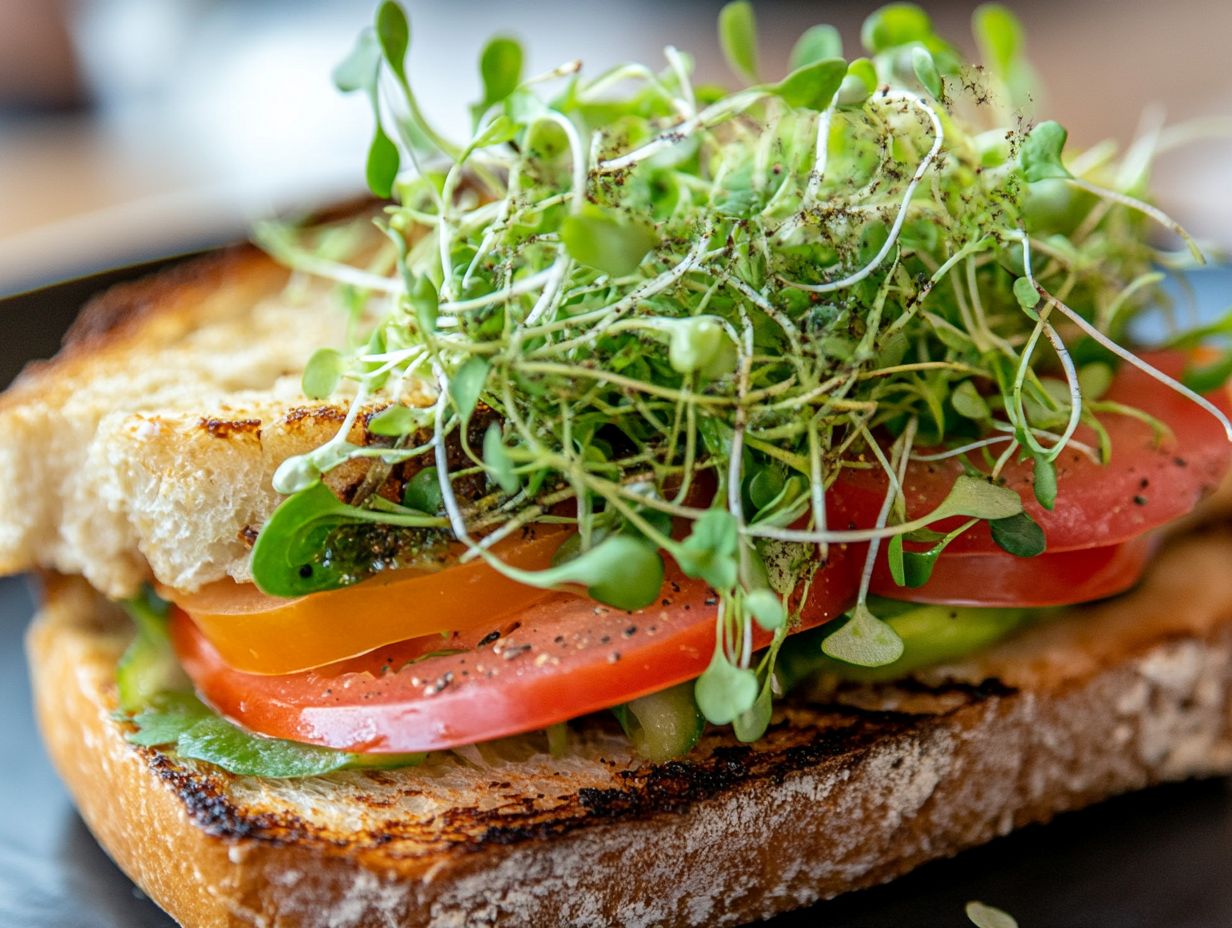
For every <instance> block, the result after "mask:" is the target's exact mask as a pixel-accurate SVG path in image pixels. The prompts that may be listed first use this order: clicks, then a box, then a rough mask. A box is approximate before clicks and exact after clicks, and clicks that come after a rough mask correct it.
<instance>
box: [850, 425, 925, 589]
mask: <svg viewBox="0 0 1232 928" xmlns="http://www.w3.org/2000/svg"><path fill="white" fill-rule="evenodd" d="M914 438H915V420H914V419H912V420H911V421H910V422H909V423H908V424H907V429H906V431H904V432H903V436H902V443H901V445H900V446H899V459H898V470H897V471H896V470H895V468H894V467H893V466H891V464H890V462H889V461H887V460H886V457H885V454H884V453H883V452H882V450H881V448H880V447H878V445H877V442H876V441H874V440H873V438H872V436H871V435H869V434H868V432H867V430H865V440H866V441H867V442H868V443H869V446H870V447H871V448H872V450H873V453H874V454H875V455H876V457H877V461H878V462H879V463H880V464H881V466H882V467H884V468H885V472H886V476H887V477H888V478H889V480H888V486H887V488H886V495H885V500H883V501H882V503H881V511H880V512H878V513H877V524H876V527H877V528H878V529H882V530H884V529H885V527H886V522H887V521H888V520H889V518H890V509H891V508H892V507H893V505H894V500H895V499H897V498H898V496H899V494H900V493H901V492H902V484H903V478H904V477H905V476H906V473H907V460H908V458H909V457H910V456H911V443H912V441H913V439H914ZM880 550H881V538H880V537H877V538H873V539H871V540H870V541H869V545H868V553H867V554H866V555H865V557H864V569H863V570H862V571H861V572H860V592H859V593H858V594H857V597H856V602H859V603H863V602H865V601H866V600H867V599H868V588H869V585H870V584H871V583H872V580H873V568H874V567H875V566H876V565H877V554H878V552H879V551H880Z"/></svg>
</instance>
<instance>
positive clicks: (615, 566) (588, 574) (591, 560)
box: [517, 535, 663, 611]
mask: <svg viewBox="0 0 1232 928" xmlns="http://www.w3.org/2000/svg"><path fill="white" fill-rule="evenodd" d="M517 577H518V579H519V580H520V581H521V582H523V583H526V584H528V585H530V586H535V587H539V588H540V589H553V588H555V587H558V586H560V585H562V584H568V583H576V584H580V585H582V586H584V587H586V592H587V594H589V596H590V598H591V599H593V600H596V601H598V602H601V603H605V604H606V605H609V606H614V607H615V608H617V609H626V610H629V611H634V610H636V609H644V608H645V607H646V606H649V605H650V604H651V603H653V602H654V601H655V599H657V598H658V595H659V591H660V590H661V589H662V588H663V558H662V557H660V556H659V552H658V551H656V550H655V549H654V547H653V546H651V545H649V544H647V543H646V542H644V541H641V540H639V539H637V538H633V537H631V536H629V535H609V536H608V537H607V538H605V539H603V541H601V542H599V544H597V545H595V546H594V547H593V548H591V549H590V550H589V551H584V552H582V553H581V554H579V555H578V556H577V557H575V558H573V559H572V560H568V561H565V562H564V563H562V564H558V565H556V566H555V567H550V568H548V569H547V570H539V571H520V572H517Z"/></svg>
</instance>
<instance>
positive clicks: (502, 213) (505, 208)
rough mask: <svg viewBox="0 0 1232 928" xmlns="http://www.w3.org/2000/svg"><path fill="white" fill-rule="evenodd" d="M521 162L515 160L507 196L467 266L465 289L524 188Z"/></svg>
mask: <svg viewBox="0 0 1232 928" xmlns="http://www.w3.org/2000/svg"><path fill="white" fill-rule="evenodd" d="M519 164H520V162H515V163H514V164H513V165H512V166H511V167H510V168H509V180H508V181H507V187H506V191H505V196H504V197H503V198H502V199H501V202H500V207H499V209H498V210H497V213H496V217H495V218H494V219H493V220H492V221H491V222H490V223H489V224H488V227H487V229H486V230H484V233H483V241H481V242H480V243H479V248H478V249H476V251H475V257H473V258H471V263H470V264H469V265H468V266H467V268H466V273H464V274H463V275H462V289H463V290H465V289H466V288H467V287H469V286H470V283H471V277H472V276H473V275H474V273H475V269H476V268H477V267H479V263H480V262H481V261H482V260H483V259H484V257H485V256H486V255H487V254H488V252H489V251H491V250H492V246H493V245H494V244H495V243H496V236H497V235H499V234H500V233H501V232H502V231H503V230H504V228H505V223H506V222H507V221H508V219H509V212H510V210H511V209H512V208H513V202H514V200H515V199H517V196H518V194H519V193H520V192H521V190H522V172H521V171H520V170H518V165H519Z"/></svg>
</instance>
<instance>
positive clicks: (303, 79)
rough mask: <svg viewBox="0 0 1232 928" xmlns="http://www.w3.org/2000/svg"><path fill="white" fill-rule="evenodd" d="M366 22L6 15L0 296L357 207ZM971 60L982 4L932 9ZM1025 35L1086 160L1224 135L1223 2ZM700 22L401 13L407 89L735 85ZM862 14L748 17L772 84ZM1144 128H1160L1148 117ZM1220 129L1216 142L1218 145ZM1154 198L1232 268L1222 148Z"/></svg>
mask: <svg viewBox="0 0 1232 928" xmlns="http://www.w3.org/2000/svg"><path fill="white" fill-rule="evenodd" d="M374 5H375V3H374V2H370V0H0V295H3V294H5V293H14V292H18V291H20V290H22V289H25V288H28V287H31V286H34V285H37V284H41V283H46V282H49V281H52V280H57V279H62V278H65V277H69V276H73V275H77V274H82V273H87V272H90V271H95V270H98V269H100V268H103V267H108V266H112V265H117V264H122V263H126V262H132V261H136V260H141V259H148V258H151V257H156V256H160V255H166V254H174V253H176V252H182V251H186V250H191V249H196V248H200V247H204V246H208V245H211V244H216V243H219V242H224V241H228V240H233V239H235V238H237V237H242V236H243V235H244V230H245V229H246V227H247V225H248V224H249V222H250V221H251V220H252V219H254V218H257V217H260V216H263V215H268V214H270V213H272V212H275V211H285V210H287V209H294V208H308V207H311V206H313V205H316V204H321V203H325V202H328V201H330V200H332V199H337V198H339V197H344V196H347V195H349V194H352V193H356V192H359V190H360V188H361V186H362V165H363V159H364V153H365V150H366V144H367V140H368V136H369V133H370V131H371V126H370V117H369V115H368V112H367V105H366V103H365V102H364V101H362V100H360V99H358V98H343V97H341V96H339V95H338V94H337V93H336V92H335V91H334V90H333V88H332V86H331V85H330V82H329V72H330V69H331V67H332V66H333V65H334V64H335V63H336V62H337V61H338V60H339V59H340V58H341V57H342V56H343V55H344V54H345V53H346V51H347V50H348V48H349V47H350V44H351V41H352V39H353V37H354V35H355V34H356V32H357V31H358V30H359V28H360V27H361V26H362V25H363V24H364V23H365V22H367V21H369V19H370V16H371V12H372V9H373V7H374ZM925 5H926V6H927V7H928V9H929V10H930V12H931V13H932V14H933V16H934V19H935V20H936V21H937V24H938V26H939V28H940V29H941V31H942V32H943V34H946V35H947V36H948V37H950V38H951V39H952V40H953V41H955V42H956V43H958V44H959V45H960V46H962V47H964V48H966V49H968V50H971V46H972V42H971V39H970V35H969V30H968V21H969V17H970V12H971V9H972V8H973V7H974V6H975V3H966V2H954V0H930V2H928V3H926V4H925ZM1009 5H1010V6H1011V7H1013V8H1015V9H1016V11H1017V12H1018V14H1019V16H1020V17H1021V18H1022V19H1023V21H1024V23H1025V25H1026V27H1027V33H1028V41H1029V46H1028V48H1029V52H1030V54H1031V57H1032V58H1033V60H1034V62H1035V64H1036V67H1037V70H1038V72H1039V74H1040V76H1041V79H1042V83H1043V86H1044V92H1045V94H1046V97H1045V101H1046V102H1045V104H1044V106H1043V108H1042V109H1043V112H1045V113H1047V114H1048V115H1050V116H1053V117H1055V118H1057V119H1059V120H1060V121H1061V122H1063V123H1064V124H1065V125H1067V126H1068V127H1069V128H1070V130H1071V138H1072V139H1073V141H1075V142H1077V143H1079V144H1089V143H1093V142H1096V141H1099V140H1100V139H1102V138H1105V137H1112V138H1115V139H1117V140H1119V141H1121V142H1122V143H1125V142H1127V141H1128V140H1129V139H1131V138H1132V136H1133V134H1134V131H1135V129H1136V127H1137V126H1138V125H1139V123H1140V120H1141V119H1142V118H1143V114H1144V112H1156V113H1157V112H1160V111H1162V112H1163V114H1164V115H1165V116H1166V117H1167V119H1168V120H1169V121H1179V120H1185V119H1190V118H1194V117H1218V118H1222V119H1223V120H1224V121H1225V122H1226V123H1227V124H1228V125H1232V72H1230V71H1229V69H1228V68H1227V65H1226V61H1227V52H1226V39H1227V36H1228V35H1229V34H1232V3H1230V2H1228V0H1176V2H1173V3H1169V4H1163V3H1147V2H1142V0H1139V2H1123V0H1034V2H1030V3H1028V2H1026V0H1021V2H1018V3H1015V2H1013V0H1010V2H1009ZM720 6H721V3H719V2H702V0H677V2H669V0H621V2H614V0H537V2H534V3H527V2H517V0H411V2H409V3H408V8H409V9H410V12H411V18H412V28H413V30H414V37H413V45H412V52H411V59H412V65H411V72H412V80H413V82H414V83H415V84H416V86H417V88H418V92H419V95H420V98H421V99H422V100H423V101H424V104H425V109H427V110H428V112H429V115H430V116H431V117H434V118H435V120H436V122H437V123H438V124H439V125H441V126H443V127H444V128H445V129H453V130H454V131H455V133H456V134H458V135H461V134H463V133H464V132H465V128H466V109H465V105H466V103H468V102H469V101H471V100H472V99H474V98H475V96H476V92H477V87H478V79H477V76H476V68H475V61H476V58H477V56H478V53H479V49H480V48H481V47H482V44H483V42H484V41H485V39H486V38H487V37H489V36H490V35H491V34H493V33H495V32H502V33H508V34H513V35H515V36H517V37H519V38H521V39H522V40H523V41H524V42H525V43H526V45H527V51H528V56H529V57H528V62H527V69H528V73H534V72H537V71H541V70H546V69H548V68H550V67H553V66H555V65H557V64H560V63H561V62H563V61H566V60H568V59H570V58H574V57H580V58H582V59H583V61H584V62H585V67H586V69H587V70H588V71H589V72H590V73H596V72H597V71H598V70H601V69H602V68H604V67H606V66H608V65H610V64H613V63H615V62H617V61H620V60H626V59H630V58H636V59H639V60H642V61H645V62H647V63H656V62H659V61H661V49H662V47H663V46H664V45H665V44H668V43H671V44H675V45H677V46H679V47H681V48H684V49H688V50H690V51H692V52H694V53H695V55H696V57H697V62H698V71H699V75H700V76H701V77H702V78H704V79H711V80H720V81H722V80H729V77H728V76H727V75H726V74H725V72H724V68H723V66H722V62H721V58H720V55H719V51H718V44H717V40H716V38H715V31H714V16H715V14H716V12H717V10H718V8H719V7H720ZM875 6H876V4H875V3H871V2H869V3H855V2H850V0H827V2H825V3H818V2H812V3H808V2H788V0H778V2H774V0H764V2H760V3H756V7H757V10H758V14H759V26H760V31H761V46H762V58H763V61H764V62H765V63H766V71H767V72H769V73H773V72H774V69H775V68H782V67H783V65H784V63H785V62H786V59H787V54H788V51H789V50H790V48H791V45H792V43H793V42H794V40H795V38H796V37H797V36H798V34H799V33H800V32H801V31H802V30H803V29H804V28H806V27H807V26H810V25H813V24H815V23H817V22H820V21H828V22H831V23H833V24H834V25H836V26H838V27H839V28H840V29H841V30H842V32H843V34H844V37H845V39H846V42H847V48H848V51H849V55H850V50H851V49H854V48H856V47H857V46H858V34H859V24H860V22H861V20H862V19H863V17H864V15H866V14H867V13H868V12H869V11H870V10H871V9H873V8H874V7H875ZM1153 107H1154V108H1155V109H1154V110H1152V108H1153ZM1225 128H1227V127H1226V126H1225ZM1157 176H1158V179H1159V183H1158V186H1157V189H1158V191H1159V193H1160V199H1161V201H1162V202H1163V204H1164V206H1165V207H1166V208H1168V209H1169V210H1172V211H1173V212H1175V213H1176V215H1177V216H1178V218H1180V219H1181V220H1182V221H1183V222H1186V223H1187V224H1189V225H1190V226H1191V227H1192V228H1193V231H1195V233H1197V234H1199V235H1201V236H1205V237H1207V238H1208V239H1210V240H1213V241H1217V242H1219V243H1220V244H1222V245H1224V246H1232V141H1229V140H1228V139H1226V138H1225V139H1224V140H1220V141H1214V142H1205V143H1201V144H1199V145H1197V146H1194V147H1193V148H1192V149H1190V150H1187V151H1184V152H1181V153H1176V154H1172V155H1169V156H1168V157H1167V158H1166V159H1165V160H1163V161H1162V162H1161V164H1160V168H1159V173H1158V175H1157Z"/></svg>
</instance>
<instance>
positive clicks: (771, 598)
mask: <svg viewBox="0 0 1232 928" xmlns="http://www.w3.org/2000/svg"><path fill="white" fill-rule="evenodd" d="M744 606H745V608H746V609H748V610H749V615H751V616H752V617H753V618H754V619H755V620H756V621H757V624H758V625H760V626H761V627H762V628H764V629H765V630H766V631H768V632H772V631H774V630H775V629H776V628H779V627H780V626H782V625H783V624H785V623H786V622H787V608H786V607H785V606H784V605H783V600H781V599H779V597H778V596H777V595H776V594H775V593H774V591H773V590H764V589H763V590H751V591H750V592H748V593H746V594H745V597H744Z"/></svg>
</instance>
